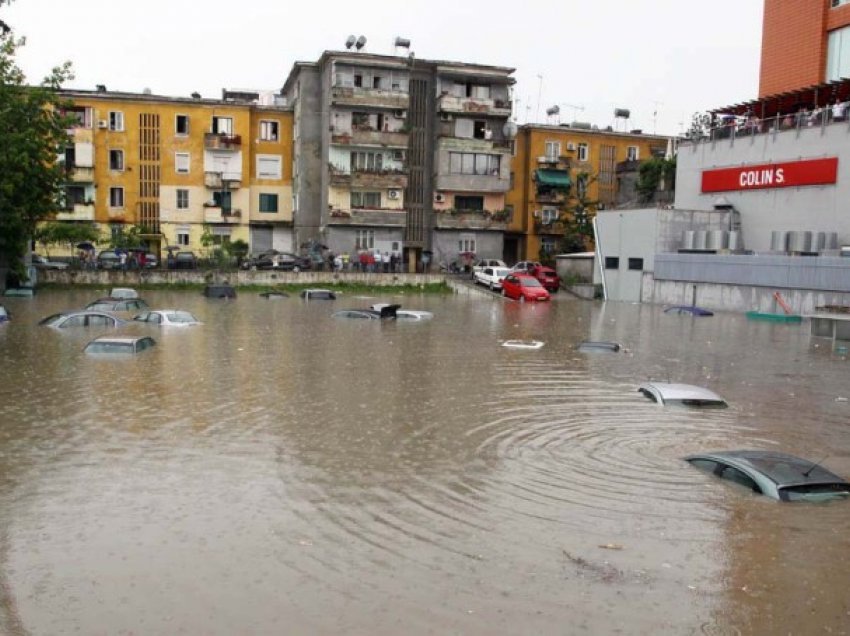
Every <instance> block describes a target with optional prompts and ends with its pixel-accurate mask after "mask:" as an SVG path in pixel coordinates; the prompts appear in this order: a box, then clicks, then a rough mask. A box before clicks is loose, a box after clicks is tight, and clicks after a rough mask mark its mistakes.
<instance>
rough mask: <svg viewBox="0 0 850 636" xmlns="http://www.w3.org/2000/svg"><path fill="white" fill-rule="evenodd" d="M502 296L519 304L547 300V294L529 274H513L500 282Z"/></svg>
mask: <svg viewBox="0 0 850 636" xmlns="http://www.w3.org/2000/svg"><path fill="white" fill-rule="evenodd" d="M502 296H505V297H506V298H514V299H516V300H518V301H520V302H525V301H532V302H533V301H541V300H549V292H548V291H546V288H545V287H543V285H542V284H541V283H540V281H539V280H537V279H536V278H535V277H534V276H532V275H531V274H519V273H516V272H514V273H513V274H510V275H508V276H506V277H505V278H504V280H502Z"/></svg>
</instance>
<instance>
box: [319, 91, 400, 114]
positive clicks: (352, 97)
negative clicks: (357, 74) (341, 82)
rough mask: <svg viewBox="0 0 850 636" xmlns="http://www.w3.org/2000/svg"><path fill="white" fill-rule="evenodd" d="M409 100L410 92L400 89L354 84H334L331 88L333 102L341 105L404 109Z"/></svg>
mask: <svg viewBox="0 0 850 636" xmlns="http://www.w3.org/2000/svg"><path fill="white" fill-rule="evenodd" d="M409 101H410V100H409V96H408V94H407V93H401V92H399V91H385V90H381V89H377V88H361V87H352V86H334V87H333V88H332V89H331V102H332V103H333V104H336V105H340V106H376V107H383V108H395V109H397V110H404V109H406V108H407V105H408V102H409Z"/></svg>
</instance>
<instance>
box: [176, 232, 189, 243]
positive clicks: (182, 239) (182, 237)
mask: <svg viewBox="0 0 850 636" xmlns="http://www.w3.org/2000/svg"><path fill="white" fill-rule="evenodd" d="M176 243H177V245H182V246H184V247H185V246H187V245H189V230H177V241H176Z"/></svg>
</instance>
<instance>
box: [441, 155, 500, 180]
mask: <svg viewBox="0 0 850 636" xmlns="http://www.w3.org/2000/svg"><path fill="white" fill-rule="evenodd" d="M501 162H502V157H501V155H487V154H484V153H472V152H450V153H449V173H450V174H477V175H490V176H494V177H498V176H500V175H501V166H502V163H501Z"/></svg>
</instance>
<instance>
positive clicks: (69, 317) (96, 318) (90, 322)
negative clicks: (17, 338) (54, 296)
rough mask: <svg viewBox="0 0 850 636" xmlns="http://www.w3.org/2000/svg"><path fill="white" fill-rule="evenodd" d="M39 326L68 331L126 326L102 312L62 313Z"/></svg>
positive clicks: (118, 319)
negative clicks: (81, 328) (70, 328)
mask: <svg viewBox="0 0 850 636" xmlns="http://www.w3.org/2000/svg"><path fill="white" fill-rule="evenodd" d="M38 324H40V325H44V326H46V327H55V328H56V329H68V328H69V327H122V326H124V325H125V324H127V323H126V322H125V321H124V320H121V319H120V318H118V317H117V316H113V315H112V314H108V313H106V312H104V311H63V312H60V313H58V314H53V315H51V316H48V317H47V318H43V319H41V320H40V321H39V323H38Z"/></svg>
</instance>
